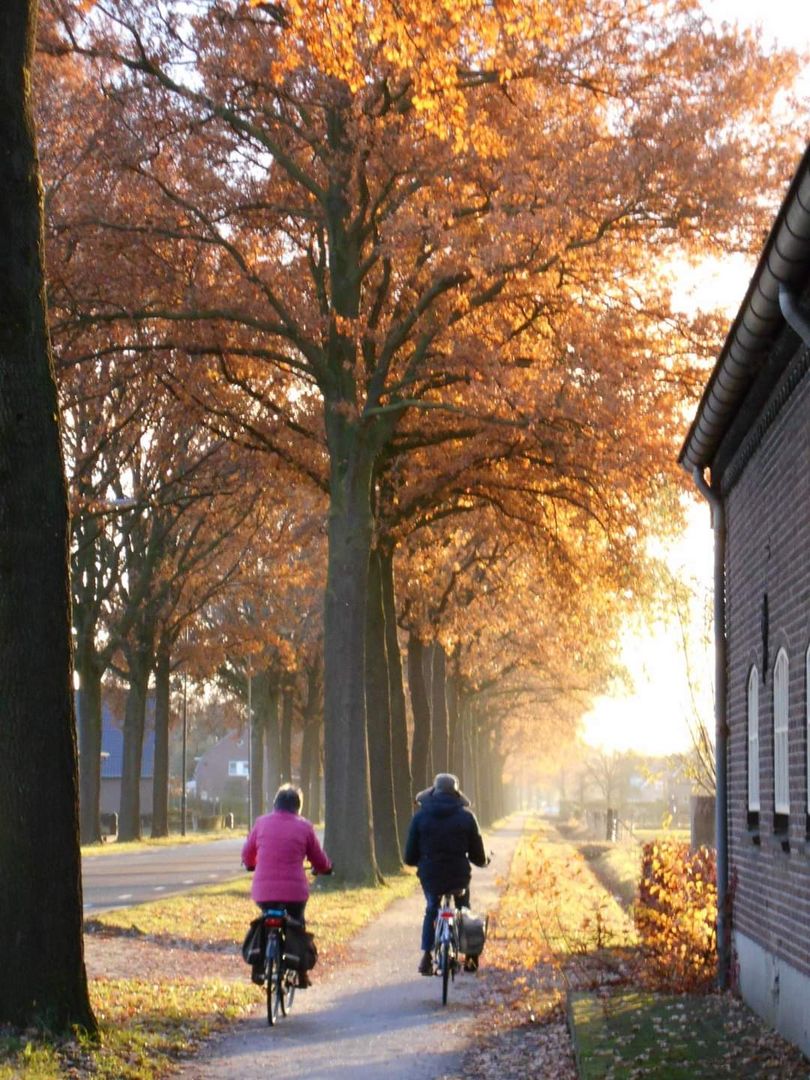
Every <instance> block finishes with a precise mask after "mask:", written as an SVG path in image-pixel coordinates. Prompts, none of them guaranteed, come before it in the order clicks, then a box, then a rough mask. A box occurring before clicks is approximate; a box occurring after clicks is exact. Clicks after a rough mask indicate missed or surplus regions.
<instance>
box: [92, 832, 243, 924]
mask: <svg viewBox="0 0 810 1080" xmlns="http://www.w3.org/2000/svg"><path fill="white" fill-rule="evenodd" d="M244 840H245V838H244V837H243V836H242V835H241V834H240V835H239V836H236V837H233V838H229V839H227V840H212V841H211V842H210V843H201V844H197V843H195V844H178V845H177V846H172V847H154V848H147V849H144V850H143V851H137V852H135V851H133V852H121V853H120V854H119V853H117V852H114V851H110V852H106V851H105V852H104V853H103V854H99V855H88V856H87V857H86V858H84V859H83V860H82V891H83V894H84V912H85V915H87V914H92V913H93V912H96V911H104V910H108V909H110V908H118V907H131V906H132V905H133V904H143V903H145V902H146V901H147V900H157V899H158V898H159V897H161V896H168V895H170V894H172V893H182V892H186V891H188V890H189V889H191V888H193V887H194V886H195V885H213V884H214V883H215V882H217V881H227V880H228V879H229V878H234V877H238V876H239V875H240V874H242V873H244V872H245V871H243V870H242V867H241V862H240V858H239V856H240V854H241V851H242V844H243V843H244Z"/></svg>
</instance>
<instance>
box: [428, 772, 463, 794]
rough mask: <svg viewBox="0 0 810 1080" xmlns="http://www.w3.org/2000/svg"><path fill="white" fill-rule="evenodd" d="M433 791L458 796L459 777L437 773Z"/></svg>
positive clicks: (446, 773) (447, 773)
mask: <svg viewBox="0 0 810 1080" xmlns="http://www.w3.org/2000/svg"><path fill="white" fill-rule="evenodd" d="M433 790H434V791H435V792H440V793H441V794H442V795H458V777H457V776H453V774H452V773H449V772H440V773H437V774H436V779H435V780H434V781H433Z"/></svg>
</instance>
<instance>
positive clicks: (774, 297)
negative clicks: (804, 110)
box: [678, 146, 810, 472]
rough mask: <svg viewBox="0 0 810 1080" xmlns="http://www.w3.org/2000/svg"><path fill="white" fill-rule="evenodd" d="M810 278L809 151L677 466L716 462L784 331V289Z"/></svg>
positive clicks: (796, 289)
mask: <svg viewBox="0 0 810 1080" xmlns="http://www.w3.org/2000/svg"><path fill="white" fill-rule="evenodd" d="M809 276H810V146H808V147H807V149H806V150H805V152H804V155H803V157H802V159H801V162H800V163H799V167H798V169H797V170H796V173H795V175H794V177H793V180H792V182H791V184H790V187H789V188H788V191H787V194H786V196H785V199H784V201H783V203H782V206H781V208H780V210H779V213H778V214H777V216H776V220H775V222H774V225H773V228H772V229H771V231H770V234H769V235H768V239H767V240H766V242H765V247H764V249H763V251H762V255H761V256H760V259H759V262H758V264H757V267H756V270H755V272H754V276H753V277H752V278H751V283H750V285H749V286H748V291H747V292H746V294H745V299H744V300H743V302H742V306H741V307H740V310H739V312H738V313H737V317H736V319H735V320H734V322H733V323H732V326H731V330H730V331H729V334H728V337H727V338H726V342H725V345H724V346H723V349H722V352H721V353H720V357H719V359H718V361H717V363H716V364H715V367H714V370H713V371H712V374H711V376H710V378H709V381H708V383H707V385H706V389H705V390H704V392H703V397H702V398H701V401H700V405H699V406H698V410H697V413H696V415H695V418H694V420H693V421H692V426H691V427H690V429H689V434H688V435H687V436H686V440H685V442H684V444H683V447H682V449H681V452H680V455H679V457H678V461H679V462H680V464H681V465H682V466H683V467H684V468H685V469H687V470H688V471H689V472H691V471H692V470H694V469H696V468H697V469H700V470H701V471H702V470H703V469H705V468H706V467H707V466H708V465H710V464H711V463H712V460H713V459H714V456H715V453H716V451H717V448H718V447H719V445H720V442H721V440H722V438H723V436H724V434H725V432H726V431H727V430H728V427H729V425H730V424H731V422H732V420H733V419H734V417H735V415H736V413H737V411H738V409H739V408H740V406H741V404H742V402H743V401H744V399H745V396H746V394H747V393H748V390H749V389H750V387H751V384H752V382H753V381H754V379H755V377H756V375H757V373H758V372H759V370H760V369H761V367H762V364H763V362H764V360H765V359H766V357H767V356H768V354H769V353H770V351H771V349H772V348H773V346H774V344H775V342H776V340H777V338H778V337H779V335H780V334H781V333H782V331H783V330H784V328H785V325H786V322H785V316H784V315H783V313H782V309H781V307H780V303H779V289H780V286H783V287H786V288H788V289H789V290H790V291H791V292H794V293H795V292H799V291H800V290H801V289H802V287H803V286H804V285H805V284H806V282H807V279H808V277H809Z"/></svg>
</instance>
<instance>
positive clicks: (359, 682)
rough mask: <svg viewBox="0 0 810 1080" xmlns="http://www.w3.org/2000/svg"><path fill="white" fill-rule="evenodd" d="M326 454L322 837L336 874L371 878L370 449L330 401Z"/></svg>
mask: <svg viewBox="0 0 810 1080" xmlns="http://www.w3.org/2000/svg"><path fill="white" fill-rule="evenodd" d="M326 428H327V439H328V443H329V451H330V459H331V476H330V503H329V559H328V568H327V580H326V596H325V602H324V751H325V754H324V771H325V787H326V807H325V810H326V830H325V842H326V847H327V850H328V851H329V854H330V856H331V857H332V858H333V859H334V861H335V864H336V873H337V874H338V876H339V877H340V878H341V879H343V880H345V881H351V882H367V883H371V882H373V881H376V880H377V878H378V876H379V871H378V869H377V864H376V860H375V857H374V838H373V835H372V824H371V795H370V786H369V765H368V742H367V734H366V692H365V639H366V595H367V588H368V562H369V555H370V551H371V531H372V515H371V503H370V485H371V471H372V462H373V453H372V451H371V450H370V448H368V447H367V446H365V445H363V437H362V434H361V433H359V432H358V431H357V430H356V428H354V427H352V425H351V421H350V420H349V419H347V418H346V417H345V416H343V415H342V414H341V412H339V410H338V408H336V407H333V406H332V405H330V404H327V411H326Z"/></svg>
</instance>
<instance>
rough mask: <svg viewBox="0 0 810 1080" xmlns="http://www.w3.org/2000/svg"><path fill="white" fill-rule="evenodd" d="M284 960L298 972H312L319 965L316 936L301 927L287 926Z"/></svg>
mask: <svg viewBox="0 0 810 1080" xmlns="http://www.w3.org/2000/svg"><path fill="white" fill-rule="evenodd" d="M284 959H285V961H286V962H287V964H288V965H289V966H290V967H291V968H294V969H295V970H296V971H311V970H312V968H314V967H315V965H316V964H317V963H318V947H317V945H316V944H315V935H314V934H310V932H309V931H308V930H304V929H303V928H302V927H300V926H289V925H288V926H287V930H286V933H285V935H284Z"/></svg>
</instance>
